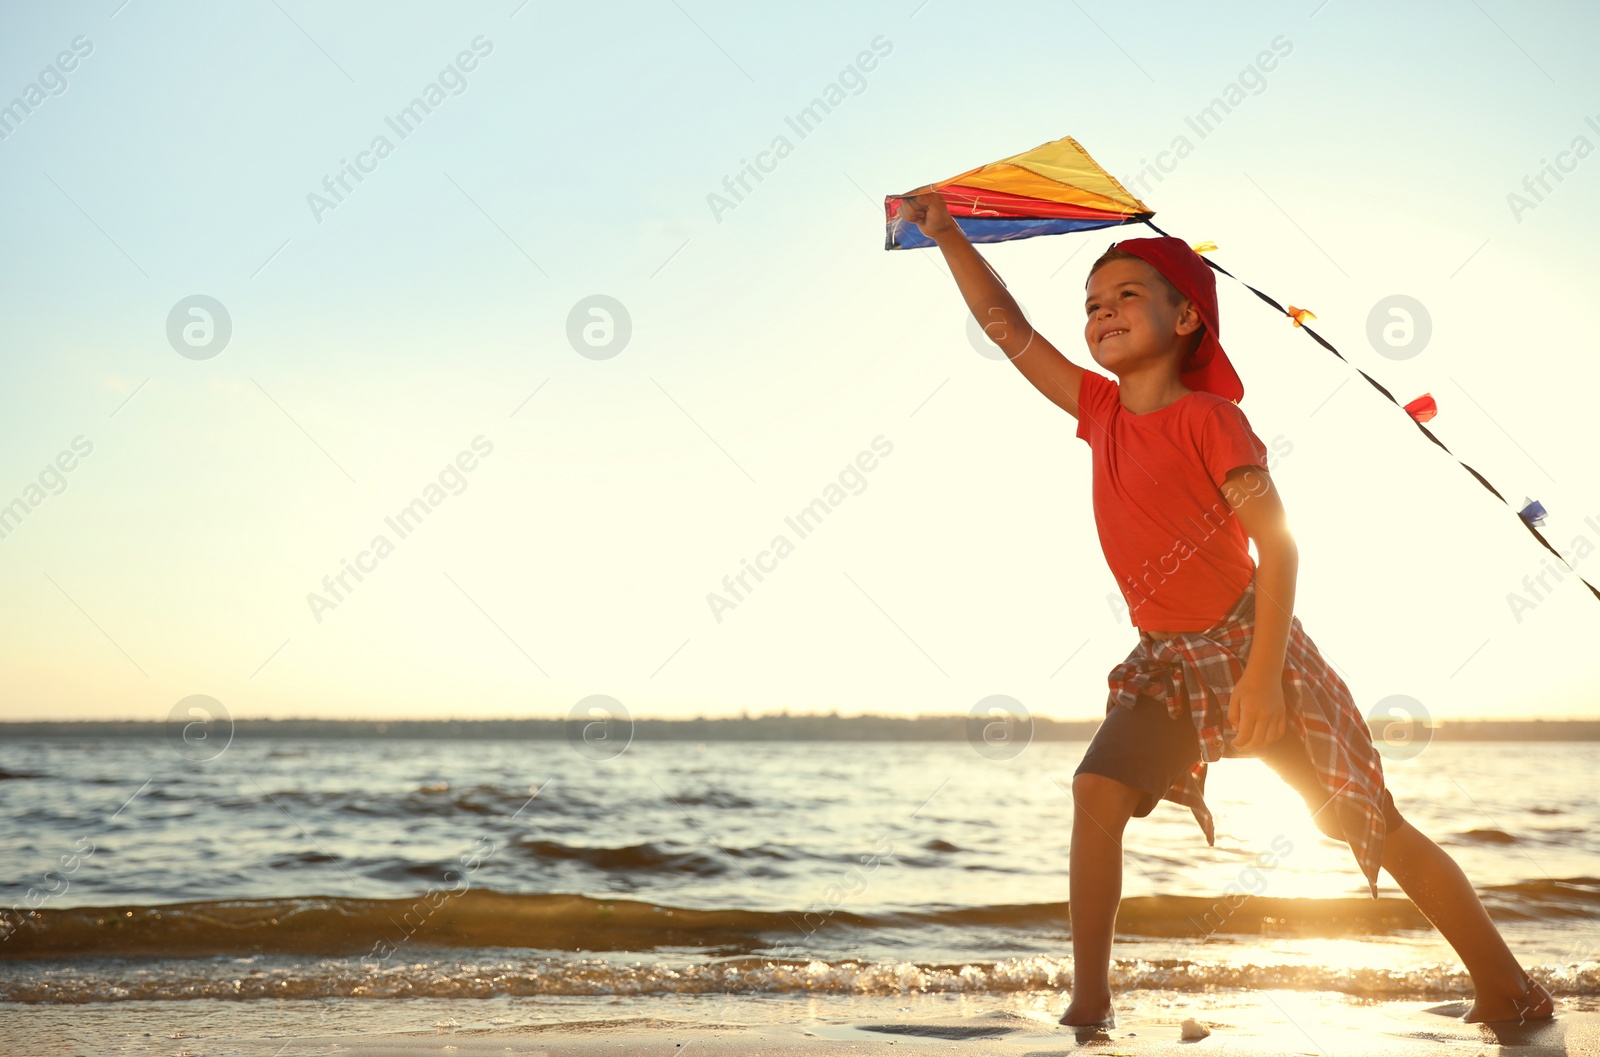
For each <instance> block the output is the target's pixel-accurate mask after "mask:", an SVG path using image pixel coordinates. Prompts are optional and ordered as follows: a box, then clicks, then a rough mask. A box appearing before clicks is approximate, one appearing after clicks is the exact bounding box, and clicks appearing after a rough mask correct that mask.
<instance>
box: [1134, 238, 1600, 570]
mask: <svg viewBox="0 0 1600 1057" xmlns="http://www.w3.org/2000/svg"><path fill="white" fill-rule="evenodd" d="M1143 223H1144V224H1145V225H1147V226H1148V227H1149V228H1150V230H1152V231H1154V232H1156V233H1157V234H1159V235H1167V233H1166V232H1165V231H1162V230H1161V229H1160V228H1158V227H1156V225H1155V224H1154V223H1153V222H1152V221H1150V220H1149V219H1148V218H1146V219H1144V220H1143ZM1167 237H1168V238H1171V237H1172V236H1167ZM1201 256H1202V259H1204V260H1205V262H1206V263H1207V264H1209V265H1211V267H1212V268H1214V269H1215V270H1217V271H1219V272H1221V273H1222V274H1223V275H1226V276H1227V277H1228V278H1230V279H1232V280H1233V281H1234V282H1236V283H1238V284H1239V285H1240V286H1243V287H1244V288H1245V289H1246V290H1249V291H1250V292H1251V293H1252V294H1255V295H1256V296H1257V297H1259V298H1261V300H1263V301H1265V302H1266V303H1267V304H1269V305H1271V306H1272V307H1273V308H1275V309H1277V310H1278V311H1279V312H1280V313H1281V314H1283V315H1286V316H1288V315H1293V313H1291V312H1290V311H1289V310H1288V309H1286V308H1284V307H1283V306H1282V305H1280V304H1278V302H1277V301H1275V300H1274V299H1273V298H1271V297H1269V296H1268V295H1266V294H1264V293H1262V292H1261V291H1260V290H1257V289H1256V288H1255V287H1253V286H1251V285H1250V284H1249V283H1247V282H1245V281H1244V280H1243V279H1240V278H1239V277H1238V276H1237V275H1234V274H1233V273H1232V272H1230V271H1228V269H1226V268H1224V267H1223V266H1222V265H1220V264H1218V263H1217V262H1216V261H1214V260H1212V259H1211V258H1210V257H1207V256H1205V255H1204V254H1202V255H1201ZM1296 329H1298V330H1303V331H1305V332H1306V333H1307V334H1309V335H1311V337H1312V338H1313V339H1315V340H1316V343H1317V344H1318V345H1321V346H1322V347H1323V348H1325V349H1327V350H1328V351H1329V352H1331V353H1333V354H1334V355H1335V356H1337V357H1339V359H1341V360H1344V362H1345V363H1347V364H1350V366H1351V367H1355V364H1353V363H1350V361H1349V360H1348V359H1345V355H1344V353H1342V352H1340V351H1339V350H1338V349H1336V348H1334V347H1333V346H1332V345H1330V344H1329V343H1328V341H1327V339H1325V338H1323V336H1322V335H1321V334H1318V333H1317V332H1316V331H1314V330H1312V329H1311V328H1310V327H1308V326H1305V325H1304V324H1303V323H1301V322H1300V321H1299V320H1296ZM1355 370H1356V373H1357V374H1359V375H1360V376H1361V377H1363V378H1365V379H1366V380H1367V384H1368V385H1370V386H1372V388H1374V389H1376V390H1377V391H1378V392H1380V393H1382V394H1383V395H1384V398H1385V399H1387V400H1388V401H1389V403H1391V404H1393V405H1394V406H1395V407H1398V408H1400V409H1401V410H1402V411H1405V412H1406V418H1408V419H1410V420H1411V424H1412V425H1414V426H1416V427H1417V428H1418V429H1419V430H1421V431H1422V435H1423V436H1424V437H1427V438H1428V439H1429V440H1431V441H1433V442H1434V443H1435V444H1437V445H1438V446H1439V447H1440V449H1442V450H1443V451H1444V453H1445V454H1446V455H1448V456H1450V457H1451V458H1452V459H1455V461H1456V462H1457V464H1459V465H1460V467H1461V468H1462V469H1463V470H1465V471H1467V472H1468V473H1470V474H1471V475H1472V476H1473V477H1474V478H1476V479H1477V481H1478V483H1479V484H1481V485H1483V487H1485V488H1487V489H1488V490H1489V492H1490V494H1492V495H1493V496H1494V497H1495V498H1496V499H1498V500H1500V502H1502V503H1505V504H1506V506H1508V507H1511V510H1512V512H1513V513H1516V514H1517V520H1518V521H1519V522H1521V524H1522V527H1523V528H1525V529H1527V530H1528V531H1529V532H1531V533H1533V538H1534V539H1536V540H1538V541H1539V542H1540V543H1541V544H1542V545H1543V546H1544V549H1545V550H1547V551H1549V552H1550V553H1551V554H1554V555H1555V556H1556V557H1557V558H1560V559H1561V564H1563V565H1565V566H1566V567H1567V568H1568V569H1572V563H1571V562H1569V561H1567V559H1566V558H1565V557H1563V556H1562V554H1561V552H1560V551H1558V550H1556V549H1555V547H1553V546H1551V545H1550V541H1549V540H1547V539H1545V538H1544V534H1543V533H1542V532H1540V531H1539V530H1538V529H1537V528H1535V527H1534V526H1533V524H1532V523H1531V522H1530V521H1529V520H1528V519H1527V518H1525V517H1523V516H1522V515H1521V514H1520V513H1518V512H1517V510H1516V508H1515V507H1512V506H1511V503H1510V502H1509V501H1508V500H1507V499H1506V497H1505V496H1503V495H1501V494H1500V490H1499V489H1497V488H1496V487H1495V486H1494V485H1492V484H1490V483H1489V481H1488V479H1486V478H1485V477H1484V476H1483V474H1481V473H1479V472H1478V471H1477V470H1474V469H1473V468H1472V467H1470V466H1468V465H1467V464H1466V463H1465V462H1462V461H1461V459H1460V458H1459V457H1458V456H1457V455H1456V453H1455V452H1453V451H1451V450H1450V448H1449V446H1448V445H1446V444H1445V442H1444V441H1442V440H1440V439H1439V438H1438V437H1436V436H1434V435H1433V430H1431V429H1429V428H1428V427H1427V426H1424V425H1423V424H1422V423H1421V422H1419V421H1417V417H1416V416H1415V415H1413V414H1411V412H1409V411H1406V409H1405V406H1404V405H1403V404H1401V403H1400V401H1398V400H1396V399H1395V398H1394V394H1393V393H1391V392H1389V390H1387V389H1385V388H1384V387H1383V386H1382V385H1380V384H1379V383H1378V382H1377V380H1376V379H1374V378H1373V377H1372V376H1371V375H1370V374H1368V373H1367V372H1366V371H1363V370H1362V369H1361V368H1359V367H1355ZM1572 573H1573V575H1574V576H1577V577H1578V579H1579V580H1581V581H1582V582H1583V586H1585V587H1587V588H1588V589H1589V593H1590V594H1592V595H1594V597H1595V598H1596V599H1597V600H1600V589H1596V588H1595V586H1594V584H1592V583H1590V582H1589V581H1588V580H1584V578H1583V577H1582V576H1580V575H1578V571H1577V570H1576V569H1572Z"/></svg>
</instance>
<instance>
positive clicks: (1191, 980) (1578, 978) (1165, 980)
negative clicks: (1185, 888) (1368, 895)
mask: <svg viewBox="0 0 1600 1057" xmlns="http://www.w3.org/2000/svg"><path fill="white" fill-rule="evenodd" d="M241 961H243V962H244V964H239V963H238V962H233V963H231V964H220V965H219V964H216V963H211V962H181V963H165V964H163V965H162V966H160V967H158V968H155V969H152V968H150V967H146V966H137V965H136V966H126V965H122V964H118V963H111V964H108V965H105V966H103V967H97V968H96V969H95V970H93V971H84V972H77V971H74V972H68V973H62V972H53V973H42V974H33V975H30V976H28V977H26V978H22V977H21V974H16V975H17V978H16V979H11V978H10V977H11V976H12V974H11V973H0V998H3V999H4V1000H6V1001H9V1002H25V1003H82V1002H118V1001H140V1000H143V1001H172V1000H187V999H196V998H212V999H242V1000H249V999H263V998H271V999H298V1000H320V1001H324V1002H326V1003H328V1004H329V1005H330V1006H333V1007H337V1006H339V1005H342V1004H343V1003H344V1002H346V1001H350V1000H366V999H394V998H493V997H496V996H500V995H512V996H537V995H545V996H562V997H589V996H631V997H648V996H653V995H703V996H705V997H706V1000H707V1001H708V1002H716V1001H717V1000H718V999H719V998H722V999H729V1000H737V999H741V998H744V997H747V996H751V995H794V994H802V995H805V994H810V995H910V994H952V993H961V994H1007V993H1015V992H1022V991H1066V990H1068V989H1070V988H1071V986H1072V973H1071V963H1070V960H1068V959H1065V958H1054V957H1046V956H1035V957H1029V958H1012V959H1003V960H999V961H993V962H972V963H966V964H962V963H948V964H920V963H916V962H907V961H898V962H893V961H891V962H868V961H832V962H829V961H821V960H813V961H794V960H770V959H758V958H733V959H725V960H720V961H706V962H696V963H690V964H685V963H683V962H671V963H668V962H654V963H634V964H624V965H618V964H613V963H608V962H605V961H602V960H598V959H583V958H541V959H533V960H506V959H498V960H493V961H474V962H455V961H432V962H425V961H419V960H417V959H416V958H411V957H408V958H405V959H399V962H400V964H395V965H386V964H373V963H362V962H330V961H319V962H316V963H310V964H306V963H301V964H292V965H274V966H261V965H256V964H253V960H251V959H243V960H241ZM1533 974H1534V975H1535V976H1536V977H1538V979H1539V980H1540V982H1541V983H1543V984H1544V985H1545V987H1547V988H1548V989H1549V990H1550V991H1551V993H1552V994H1555V995H1558V996H1578V995H1594V994H1600V962H1594V961H1590V962H1585V963H1581V964H1577V965H1568V966H1546V967H1541V968H1536V969H1534V970H1533ZM1112 986H1113V988H1114V989H1116V990H1117V991H1123V990H1128V989H1145V990H1150V989H1159V990H1168V991H1179V992H1187V993H1196V992H1208V991H1217V990H1226V989H1237V990H1245V991H1252V992H1260V991H1271V990H1280V991H1281V990H1292V991H1298V992H1302V993H1305V992H1334V993H1340V994H1345V995H1350V996H1353V997H1359V998H1368V999H1383V1000H1400V999H1430V1000H1437V999H1447V998H1460V997H1462V996H1464V995H1467V994H1470V993H1471V990H1472V985H1471V979H1470V978H1469V977H1468V976H1467V975H1466V974H1465V973H1464V972H1461V971H1458V970H1453V969H1449V968H1446V967H1444V966H1429V967H1422V968H1415V969H1410V970H1405V971H1396V970H1388V969H1374V968H1350V967H1333V966H1326V965H1277V964H1249V965H1225V964H1216V963H1206V962H1198V961H1192V960H1186V959H1165V960H1142V959H1119V960H1117V961H1116V962H1115V963H1114V964H1113V967H1112Z"/></svg>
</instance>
